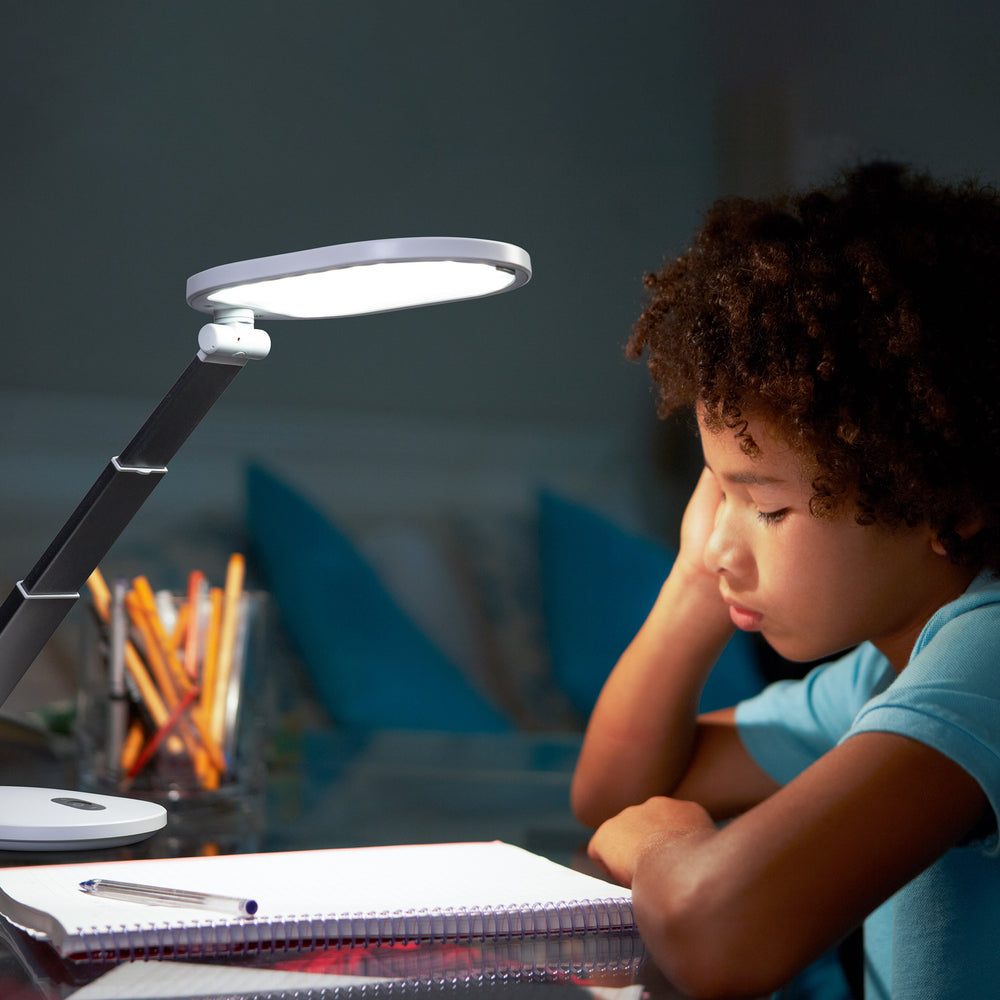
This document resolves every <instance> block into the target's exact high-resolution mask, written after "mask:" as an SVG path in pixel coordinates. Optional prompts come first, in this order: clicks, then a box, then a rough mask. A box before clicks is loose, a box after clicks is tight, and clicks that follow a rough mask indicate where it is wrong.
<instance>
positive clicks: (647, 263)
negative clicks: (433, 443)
mask: <svg viewBox="0 0 1000 1000" xmlns="http://www.w3.org/2000/svg"><path fill="white" fill-rule="evenodd" d="M4 21H5V26H4V31H3V32H2V34H0V39H2V40H0V74H2V78H0V79H2V87H3V93H4V98H3V101H2V102H0V121H2V123H3V135H4V142H3V151H2V154H0V162H2V171H3V189H4V194H3V204H4V209H3V216H4V224H3V229H4V233H3V253H4V256H5V257H6V262H5V268H4V276H3V277H2V278H0V282H2V288H3V298H4V300H5V308H4V327H5V337H4V339H5V342H6V357H5V363H4V365H3V366H2V367H0V387H4V386H8V387H11V386H13V387H18V388H38V389H46V388H53V389H60V390H71V391H79V392H96V393H99V394H118V395H134V396H147V395H148V396H150V397H155V396H157V395H159V394H160V393H162V391H164V390H165V389H166V387H167V386H168V385H169V382H170V380H172V378H173V376H174V374H175V373H176V372H178V371H179V370H180V367H181V366H182V365H183V364H184V363H186V361H187V360H188V358H189V357H190V356H191V355H192V354H193V352H194V350H195V349H196V346H195V335H196V332H197V329H198V326H199V325H200V322H201V319H200V317H199V316H198V315H196V314H194V313H192V312H191V311H190V310H188V309H187V307H186V306H185V304H184V294H183V293H184V282H185V280H186V278H187V276H188V275H189V274H192V273H194V272H196V271H200V270H202V269H204V268H206V267H211V266H214V265H216V264H222V263H227V262H230V261H233V260H241V259H245V258H248V257H256V256H263V255H267V254H271V253H280V252H285V251H290V250H295V249H303V248H306V247H310V246H321V245H326V244H330V243H340V242H349V241H354V240H362V239H368V238H377V237H390V236H414V235H459V236H475V237H482V238H488V239H499V240H506V241H510V242H513V243H517V244H519V245H521V246H523V247H525V248H526V249H527V250H528V251H529V252H530V253H531V255H532V258H533V262H534V266H535V279H534V281H533V282H532V284H531V285H529V286H528V288H527V289H525V290H523V291H521V292H518V293H517V294H515V295H510V296H502V297H500V298H497V299H494V300H491V301H488V302H479V303H469V304H460V305H456V306H452V307H447V308H437V309H431V310H423V311H416V312H412V313H408V314H397V315H394V316H389V317H377V318H365V319H358V320H348V321H340V322H337V323H330V322H322V321H320V322H311V323H303V324H288V323H285V324H274V325H273V326H272V327H271V328H270V330H269V332H270V333H271V335H272V339H273V340H274V348H273V351H272V355H271V357H270V358H269V359H268V360H267V362H266V363H264V365H261V366H259V369H258V370H257V371H255V372H254V373H253V376H252V378H251V377H249V373H248V374H245V375H244V376H242V377H241V379H240V380H239V381H238V383H237V384H236V385H234V387H233V389H232V390H231V393H232V397H231V398H233V399H234V400H236V401H240V400H243V401H247V400H258V401H260V402H261V404H265V405H266V404H269V403H276V404H288V405H295V406H302V407H304V408H307V409H326V410H334V411H347V412H362V413H364V412H380V413H386V412H394V413H399V414H404V415H405V414H410V413H412V414H415V415H424V416H444V417H469V416H475V417H482V418H485V419H492V418H498V419H522V420H527V421H533V420H568V421H579V420H583V419H587V420H594V421H596V422H598V423H604V424H607V423H609V422H610V423H620V424H621V425H622V426H624V427H628V426H630V425H631V424H634V423H635V421H636V420H641V419H644V417H645V415H646V413H647V411H648V407H649V404H648V394H647V392H646V388H645V376H644V375H643V373H642V372H641V371H640V370H638V369H637V368H635V367H634V366H630V365H628V364H626V363H625V362H624V361H623V360H622V358H621V345H622V343H623V341H624V339H625V338H626V336H627V332H628V326H629V324H630V323H631V321H632V319H633V318H634V316H635V314H636V311H637V308H638V304H639V302H640V299H641V288H640V277H641V274H642V273H643V271H644V270H647V269H649V268H650V267H653V266H656V265H657V264H658V263H659V261H660V259H661V256H662V255H663V253H665V252H666V251H667V250H678V249H680V248H681V246H682V244H683V242H684V240H685V239H686V238H687V235H688V233H689V231H690V229H691V228H692V226H693V225H694V223H695V221H696V219H697V217H698V215H699V214H700V212H701V210H702V208H703V206H704V204H705V202H706V200H707V199H708V198H710V197H711V196H712V195H713V194H714V185H715V179H716V169H715V165H714V159H713V157H714V152H713V137H712V113H711V111H712V92H711V86H710V78H709V66H708V63H707V61H706V59H705V52H704V17H703V14H702V12H701V11H700V9H699V5H697V4H687V3H680V2H661V3H656V4H652V3H641V4H624V5H619V4H610V3H608V4H605V3H586V2H580V3H558V2H539V3H521V4H486V3H478V2H469V0H457V2H437V0H429V2H422V3H413V2H412V0H366V2H363V3H356V2H354V3H346V2H339V0H325V2H324V0H313V2H302V0H280V2H279V0H273V2H269V0H197V2H192V0H171V2H159V3H154V2H137V0H89V2H86V3H80V2H78V0H62V2H53V0H40V2H38V3H30V4H29V3H24V4H17V5H14V6H13V7H12V8H10V9H8V11H7V12H6V16H5V18H4Z"/></svg>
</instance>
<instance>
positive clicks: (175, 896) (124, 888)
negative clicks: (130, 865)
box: [80, 878, 257, 917]
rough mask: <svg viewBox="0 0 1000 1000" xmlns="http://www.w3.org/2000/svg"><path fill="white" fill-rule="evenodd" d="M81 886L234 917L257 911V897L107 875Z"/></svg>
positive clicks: (115, 895) (138, 900)
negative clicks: (109, 877)
mask: <svg viewBox="0 0 1000 1000" xmlns="http://www.w3.org/2000/svg"><path fill="white" fill-rule="evenodd" d="M80 889H81V891H83V892H86V893H90V894H91V895H92V896H105V897H106V898H108V899H122V900H126V901H128V902H132V903H149V904H150V905H152V906H187V907H204V908H205V909H209V910H217V911H218V912H219V913H227V914H229V915H230V916H233V917H252V916H253V915H254V914H255V913H256V912H257V901H256V900H255V899H239V898H237V897H236V896H216V895H214V894H213V893H210V892H192V891H190V890H188V889H164V888H161V887H160V886H155V885H137V884H136V883H134V882H116V881H114V880H113V879H107V878H92V879H88V880H87V881H86V882H81V883H80Z"/></svg>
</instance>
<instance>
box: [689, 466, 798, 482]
mask: <svg viewBox="0 0 1000 1000" xmlns="http://www.w3.org/2000/svg"><path fill="white" fill-rule="evenodd" d="M705 468H706V469H708V471H709V472H714V471H715V470H714V469H713V468H712V467H711V466H710V465H709V464H708V462H706V463H705ZM719 475H720V476H721V477H722V478H723V479H725V480H726V482H727V483H735V484H738V485H740V486H776V485H781V484H783V483H787V482H788V480H787V479H781V478H779V477H778V476H761V475H758V474H757V473H756V472H721V473H719Z"/></svg>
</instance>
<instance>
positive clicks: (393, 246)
mask: <svg viewBox="0 0 1000 1000" xmlns="http://www.w3.org/2000/svg"><path fill="white" fill-rule="evenodd" d="M530 278H531V259H530V257H529V256H528V254H527V253H526V252H525V251H524V250H522V249H521V248H520V247H516V246H513V245H511V244H509V243H496V242H493V241H491V240H474V239H463V238H455V237H443V236H433V237H416V238H409V239H394V240H371V241H367V242H364V243H343V244H340V245H338V246H330V247H320V248H318V249H315V250H301V251H298V252H297V253H286V254H278V255H276V256H273V257H259V258H257V259H256V260H245V261H240V262H239V263H236V264H223V265H222V266H220V267H213V268H210V269H209V270H207V271H201V272H200V273H199V274H195V275H192V277H190V278H188V283H187V301H188V305H190V306H191V307H192V308H194V309H198V310H200V311H201V312H207V313H215V312H217V311H220V310H227V309H233V308H243V309H251V310H253V313H254V315H255V316H257V317H261V318H263V319H318V318H322V317H334V316H360V315H364V314H367V313H379V312H392V311H393V310H396V309H411V308H413V307H414V306H423V305H432V304H434V303H440V302H457V301H459V300H461V299H472V298H479V297H481V296H485V295H496V294H498V293H500V292H507V291H511V290H512V289H515V288H518V287H520V286H521V285H524V284H526V283H527V282H528V280H529V279H530Z"/></svg>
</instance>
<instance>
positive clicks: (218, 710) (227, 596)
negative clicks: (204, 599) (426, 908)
mask: <svg viewBox="0 0 1000 1000" xmlns="http://www.w3.org/2000/svg"><path fill="white" fill-rule="evenodd" d="M245 571H246V563H245V561H244V559H243V556H242V555H240V554H239V553H238V552H235V553H233V555H231V556H230V557H229V563H228V565H227V567H226V584H225V587H224V589H223V596H222V622H221V624H220V626H219V649H218V662H217V663H216V667H215V694H214V696H213V698H212V716H211V719H210V722H209V732H210V733H211V734H212V739H213V740H214V741H215V743H216V745H218V746H220V747H221V746H224V744H225V740H226V707H227V705H228V702H229V685H230V678H231V676H232V669H233V653H234V651H235V648H236V633H237V630H238V628H239V616H240V598H241V596H242V594H243V580H244V577H245Z"/></svg>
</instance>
